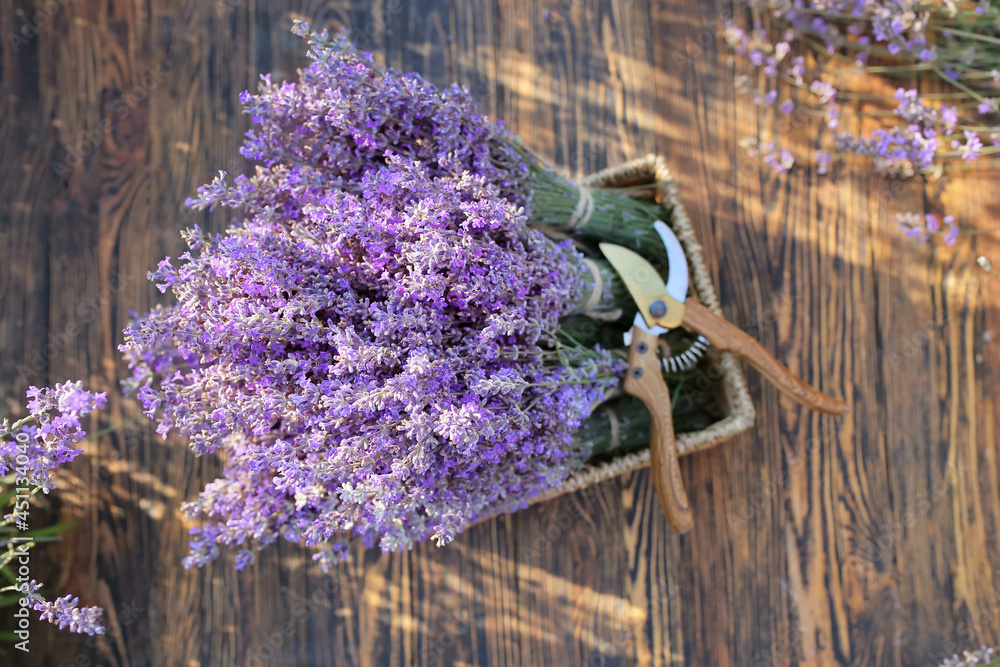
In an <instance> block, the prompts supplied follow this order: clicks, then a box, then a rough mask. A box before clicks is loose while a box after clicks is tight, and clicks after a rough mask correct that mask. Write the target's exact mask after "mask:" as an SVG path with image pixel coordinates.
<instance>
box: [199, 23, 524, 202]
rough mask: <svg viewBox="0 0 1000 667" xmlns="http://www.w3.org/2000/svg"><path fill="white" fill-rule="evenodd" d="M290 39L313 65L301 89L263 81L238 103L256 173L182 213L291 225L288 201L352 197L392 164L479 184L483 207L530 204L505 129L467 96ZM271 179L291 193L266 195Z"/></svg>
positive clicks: (348, 47) (305, 33) (318, 43)
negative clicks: (485, 200)
mask: <svg viewBox="0 0 1000 667" xmlns="http://www.w3.org/2000/svg"><path fill="white" fill-rule="evenodd" d="M293 32H295V33H296V34H297V35H300V36H302V37H304V38H305V39H306V40H307V42H308V44H309V47H310V48H309V51H308V57H309V59H310V60H311V61H312V62H311V64H310V65H309V66H308V67H306V68H304V69H303V70H301V77H300V80H299V81H298V82H286V83H281V84H277V83H272V82H271V78H270V75H267V74H265V75H261V77H260V78H261V83H260V92H259V93H258V94H257V95H253V94H251V93H250V92H244V93H242V94H241V95H240V101H241V102H242V103H243V105H244V113H246V114H249V115H250V116H251V117H252V119H253V122H254V124H255V125H256V126H257V128H256V129H253V130H250V131H249V132H247V134H246V137H247V139H246V141H245V143H244V145H243V146H242V148H241V149H240V152H241V153H242V154H243V156H244V157H246V158H248V159H252V160H258V161H260V162H261V163H262V166H259V167H257V174H256V175H255V176H254V177H252V178H249V179H247V178H244V177H242V176H239V177H237V178H236V179H235V181H234V182H233V185H232V186H231V187H227V186H224V185H223V184H222V182H221V181H218V180H217V181H215V182H213V183H211V184H209V185H206V186H204V187H202V188H199V189H198V193H199V196H198V197H196V198H194V199H190V200H188V204H189V205H198V206H205V205H211V206H214V205H215V204H218V203H225V202H233V201H236V200H237V199H239V200H243V199H245V200H246V201H249V202H252V203H255V204H256V205H259V206H265V205H273V206H277V207H278V208H279V209H280V210H281V213H282V215H283V216H285V217H294V216H296V215H298V212H297V211H296V210H295V209H294V208H293V206H294V202H295V201H296V198H295V197H293V196H292V194H293V192H294V191H297V190H310V191H312V192H314V193H315V192H319V191H323V190H326V189H329V188H331V187H334V186H338V185H339V186H342V187H351V186H352V185H353V184H356V183H357V182H359V181H360V179H361V178H362V176H363V174H364V173H365V171H366V170H367V169H369V168H371V167H377V166H384V165H388V164H391V159H390V158H391V156H402V157H407V158H411V159H413V160H417V161H420V162H422V163H423V164H424V165H425V166H426V167H427V169H428V173H429V174H430V175H431V176H432V177H433V176H455V177H460V176H461V175H462V174H463V173H466V172H468V173H472V174H476V175H479V176H482V177H483V178H484V179H485V180H484V186H483V187H484V188H486V190H487V192H488V195H489V196H490V197H492V198H497V197H502V198H506V199H508V200H509V201H511V202H513V203H515V204H516V205H518V206H526V205H527V204H528V202H529V197H530V189H529V188H527V187H526V185H525V183H526V178H527V176H528V171H529V169H528V165H527V164H526V163H525V162H524V160H523V158H522V155H521V153H520V152H519V151H518V150H517V149H515V148H514V147H513V145H512V144H513V142H514V139H513V137H511V136H510V134H509V133H508V132H507V131H506V130H505V129H504V127H503V122H502V121H501V122H497V123H493V122H491V121H489V120H488V119H487V118H486V117H485V116H483V115H482V114H480V113H479V112H478V110H477V109H476V107H475V104H474V102H473V100H472V97H471V95H470V94H469V91H468V89H466V88H464V87H460V86H457V85H451V86H448V87H447V88H444V89H438V88H437V87H436V86H434V85H433V84H431V83H429V82H427V81H426V80H424V79H423V78H422V77H420V76H419V75H418V74H413V73H406V74H404V73H402V72H399V71H396V70H393V69H382V68H380V67H378V66H377V65H376V64H375V61H374V60H373V59H372V55H371V54H370V53H362V52H359V51H358V50H357V49H356V48H354V46H353V45H352V44H351V43H350V42H349V41H348V40H347V38H346V36H344V35H339V36H337V37H335V38H332V39H331V38H330V37H329V35H328V33H327V32H326V31H325V30H324V31H323V32H322V33H316V32H314V31H313V30H312V29H311V28H310V27H309V24H308V23H305V22H302V21H296V23H295V27H294V28H293ZM269 179H271V180H273V179H279V180H281V181H282V183H283V184H284V186H285V187H287V188H288V191H287V192H283V193H280V194H279V193H275V192H271V191H268V190H266V187H267V184H268V181H269Z"/></svg>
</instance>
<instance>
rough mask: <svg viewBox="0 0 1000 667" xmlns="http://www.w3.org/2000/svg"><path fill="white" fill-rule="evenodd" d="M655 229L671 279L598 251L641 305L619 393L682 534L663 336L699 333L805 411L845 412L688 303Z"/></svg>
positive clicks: (662, 229)
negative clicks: (639, 428)
mask: <svg viewBox="0 0 1000 667" xmlns="http://www.w3.org/2000/svg"><path fill="white" fill-rule="evenodd" d="M653 228H654V229H655V230H656V232H657V233H658V234H659V235H660V238H661V239H662V240H663V245H664V247H665V248H666V250H667V260H668V262H669V275H668V277H667V280H666V281H664V280H663V279H662V278H661V277H660V275H659V273H658V272H657V271H656V269H654V268H653V267H652V265H651V264H650V263H649V262H647V261H646V260H645V259H643V257H642V256H640V255H638V254H637V253H635V252H632V251H631V250H629V249H628V248H623V247H621V246H619V245H615V244H613V243H601V244H600V249H601V252H602V253H603V254H604V256H605V257H606V258H607V260H608V261H609V262H610V263H611V265H612V266H613V267H614V268H615V271H617V272H618V274H619V275H620V276H621V278H622V281H623V282H624V283H625V286H626V287H627V288H628V291H629V294H631V295H632V299H633V300H634V301H635V303H636V305H637V306H638V307H639V312H637V313H636V315H635V320H634V321H633V323H632V329H631V330H630V331H628V332H627V333H626V334H625V344H626V345H628V346H629V353H628V365H629V368H628V371H627V372H626V376H625V382H624V383H623V386H622V388H623V390H624V391H625V393H627V394H631V395H632V396H635V397H636V398H639V399H640V400H641V401H642V402H643V403H644V404H645V406H646V408H647V409H648V410H649V413H650V416H651V418H652V419H651V421H652V434H651V436H652V437H651V439H650V443H649V452H650V466H651V471H652V474H653V485H654V487H655V489H656V495H657V497H658V498H659V501H660V507H661V509H662V510H663V514H664V516H666V518H667V521H668V522H669V523H670V525H671V527H672V528H673V529H674V530H676V531H677V532H679V533H685V532H687V531H689V530H690V529H691V528H692V527H693V525H694V523H693V520H692V517H691V508H690V505H689V503H688V498H687V493H686V492H685V490H684V485H683V482H682V480H681V476H680V468H679V466H678V465H677V448H676V443H675V440H674V427H673V419H672V417H671V412H670V392H669V390H668V389H667V385H666V382H665V381H664V379H663V374H662V372H661V370H660V362H659V360H658V358H657V354H656V352H657V349H658V347H659V336H660V335H661V334H664V333H666V332H667V331H669V330H671V329H674V328H677V327H678V326H683V327H685V328H687V329H689V330H691V331H693V332H695V333H697V334H700V336H703V337H704V339H706V340H707V341H708V343H709V344H711V345H712V346H714V347H716V348H718V349H720V350H724V351H729V352H732V353H733V354H735V355H737V356H739V357H741V358H743V359H744V360H745V361H747V362H748V363H749V364H750V365H751V366H753V367H754V368H756V369H757V370H758V371H760V373H761V374H762V375H763V376H764V377H766V378H767V379H768V380H770V381H771V382H772V383H774V384H775V385H776V386H777V387H778V388H779V389H780V390H782V391H784V392H785V393H787V394H788V395H789V396H790V397H791V398H792V399H794V400H795V401H796V402H798V403H800V404H802V405H804V406H806V407H809V408H812V409H814V410H819V411H820V412H826V413H829V414H835V415H842V414H846V413H847V412H849V411H850V406H848V405H847V404H846V403H844V402H843V401H839V400H837V399H835V398H833V397H831V396H827V395H826V394H823V393H821V392H819V391H817V390H816V389H814V388H813V387H810V386H809V385H808V384H806V383H805V382H803V381H802V380H800V379H799V378H797V377H795V376H794V375H793V374H792V372H791V371H789V370H788V369H787V368H786V367H785V366H784V365H783V364H782V363H781V362H780V361H778V360H777V359H775V358H774V356H772V355H771V353H770V352H768V351H767V350H765V349H764V347H763V346H762V345H761V344H760V343H758V342H757V341H756V340H754V339H753V338H751V337H750V336H749V335H747V334H746V333H744V332H743V331H741V330H740V329H739V328H738V327H736V326H734V325H733V324H731V323H730V322H728V321H726V320H725V319H723V318H722V317H721V316H719V315H717V314H715V313H714V312H712V311H711V310H709V309H708V308H706V307H705V306H703V305H701V304H700V303H698V302H697V301H687V292H688V265H687V259H686V258H685V256H684V249H683V248H682V247H681V243H680V241H679V240H678V239H677V235H676V234H674V232H673V230H672V229H670V227H668V226H667V225H666V224H665V223H663V222H661V221H659V220H657V221H656V222H655V223H654V224H653Z"/></svg>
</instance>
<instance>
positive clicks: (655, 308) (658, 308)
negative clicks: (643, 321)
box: [649, 299, 667, 319]
mask: <svg viewBox="0 0 1000 667" xmlns="http://www.w3.org/2000/svg"><path fill="white" fill-rule="evenodd" d="M649 314H650V315H652V316H653V317H655V318H657V319H659V318H661V317H663V316H664V315H666V314H667V304H665V303H663V300H662V299H657V300H656V301H654V302H653V303H651V304H649Z"/></svg>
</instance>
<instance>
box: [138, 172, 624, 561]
mask: <svg viewBox="0 0 1000 667" xmlns="http://www.w3.org/2000/svg"><path fill="white" fill-rule="evenodd" d="M273 166H274V168H273V169H272V170H271V172H270V173H269V174H265V175H264V176H262V177H261V179H260V180H259V182H258V183H257V186H256V190H255V192H254V193H253V195H252V196H248V197H246V198H240V192H239V191H236V192H235V194H234V196H233V198H222V199H219V200H218V201H220V202H221V203H222V204H223V205H226V206H232V207H239V208H243V209H246V210H247V211H248V213H249V214H250V217H249V218H247V219H246V220H245V221H244V223H243V225H242V226H233V227H231V228H230V229H229V230H228V231H227V232H226V234H225V235H223V236H216V237H214V238H210V237H207V236H203V235H202V233H201V231H200V230H199V229H197V228H195V229H193V230H188V231H187V232H185V238H186V240H187V242H188V245H189V246H190V251H189V252H187V253H185V254H183V255H182V256H181V257H180V259H181V260H182V261H184V264H181V265H180V266H179V267H176V268H175V267H173V266H172V265H171V264H170V263H169V262H167V263H161V265H160V267H159V268H158V270H157V271H155V272H153V273H151V274H150V276H151V278H152V279H154V280H156V281H158V282H159V283H161V284H165V285H168V286H169V290H170V291H171V292H172V293H173V295H174V296H175V297H176V299H177V303H176V305H173V306H167V307H163V306H161V307H158V308H156V309H155V310H154V311H152V312H151V313H149V314H148V315H146V316H145V317H143V318H139V319H137V320H136V321H135V322H134V323H133V324H132V326H130V327H129V328H128V329H126V330H125V344H124V345H122V346H121V348H120V349H121V351H122V352H124V353H125V357H126V359H127V360H128V363H129V366H130V368H132V369H133V375H132V380H131V381H129V382H127V383H126V387H127V389H128V390H129V391H137V392H138V396H139V398H140V400H141V401H142V404H143V406H144V408H145V409H146V411H147V414H149V415H153V416H156V418H157V419H158V421H159V428H158V429H157V430H158V431H159V432H160V433H161V434H163V435H164V436H166V434H167V433H168V432H170V431H177V432H179V433H180V434H181V435H183V436H186V437H187V438H188V439H189V441H190V445H191V448H192V449H193V450H194V451H195V453H196V454H205V453H211V452H220V453H222V454H224V458H225V460H226V464H225V469H224V474H223V476H222V477H221V478H220V479H217V480H215V481H214V482H211V483H209V484H208V485H207V486H206V487H205V489H204V490H203V491H202V492H201V493H200V494H199V496H198V498H197V500H196V501H194V502H191V503H187V504H185V505H184V506H183V507H182V509H183V511H184V512H185V513H186V514H187V516H188V517H189V518H191V519H198V520H199V525H198V526H196V527H195V528H193V529H192V534H193V536H194V539H193V540H192V542H191V549H192V551H191V555H190V556H189V557H188V558H187V559H185V566H187V567H192V566H200V565H203V564H204V563H206V562H208V561H210V560H212V559H214V558H216V557H217V556H218V555H219V553H220V552H221V548H222V547H232V548H235V549H237V550H238V555H237V566H238V567H245V566H246V565H248V564H250V563H252V562H253V558H254V554H255V553H256V552H257V551H259V550H260V549H261V548H263V547H264V546H265V545H267V544H269V543H271V542H273V541H275V540H276V539H277V538H278V537H279V536H283V537H284V538H285V539H286V540H289V541H292V542H300V543H303V544H306V545H308V546H314V547H318V549H319V551H320V554H319V555H318V556H317V560H318V561H319V562H320V564H321V565H322V566H325V567H329V566H330V564H331V563H332V562H334V561H336V560H339V559H342V558H344V557H346V555H347V554H348V551H347V549H346V547H345V545H344V538H345V537H348V536H354V537H357V538H360V539H361V541H362V542H364V543H365V544H366V545H368V546H372V545H374V544H375V543H376V542H377V543H378V544H379V546H380V548H381V549H383V550H384V551H396V550H402V549H406V548H409V547H411V546H412V545H413V543H414V542H416V541H421V540H426V539H428V538H432V539H434V540H436V541H437V543H438V544H445V543H447V542H450V541H451V540H452V539H454V536H455V535H456V533H458V532H460V531H461V530H462V528H463V526H465V525H466V524H468V523H469V522H471V521H474V520H475V519H476V518H477V517H478V516H481V515H482V514H484V513H485V512H489V511H493V510H497V509H499V510H505V509H516V508H518V507H521V506H524V505H525V504H526V502H527V500H528V499H529V498H531V497H532V496H534V495H536V494H538V493H540V492H541V491H544V490H545V489H548V488H551V487H552V486H554V485H558V484H559V483H561V482H562V481H563V480H564V479H565V478H566V477H567V476H568V475H569V474H570V473H571V472H572V471H573V470H575V469H577V468H579V466H581V465H582V461H581V457H580V456H579V454H578V453H577V452H575V450H574V449H573V447H574V445H573V443H572V439H571V434H572V433H573V431H574V430H575V429H576V428H577V426H578V425H579V424H580V422H581V421H582V420H583V419H584V418H585V417H586V416H587V415H588V414H589V412H590V410H591V409H592V406H593V405H594V404H596V403H597V402H599V401H600V400H602V398H603V395H604V392H605V390H607V389H609V388H610V387H613V386H614V385H616V384H617V376H618V374H619V373H620V372H621V371H622V365H623V362H621V361H620V360H616V359H613V358H612V357H611V356H610V355H609V354H608V353H607V352H605V351H601V350H584V349H581V348H573V347H567V346H564V345H562V344H561V343H559V341H558V339H557V332H558V328H559V318H560V317H562V316H564V315H568V314H571V313H573V312H574V311H575V310H576V308H578V307H579V305H580V302H581V301H585V300H586V299H585V298H584V294H583V292H584V283H583V281H582V279H581V275H583V273H581V269H582V271H583V272H584V273H585V272H586V269H585V268H583V267H582V265H580V263H579V261H580V256H579V255H578V254H577V253H576V251H575V250H574V249H573V248H572V246H571V245H569V243H568V242H564V243H560V244H553V243H552V242H551V241H548V240H547V239H546V238H545V237H544V236H542V234H541V233H540V232H538V231H535V230H531V229H529V228H527V227H526V226H525V217H524V213H523V209H522V208H520V207H519V206H516V205H515V204H513V203H510V202H508V201H506V200H503V199H497V198H495V197H494V196H493V195H494V191H493V190H492V189H491V187H490V185H489V183H488V181H487V179H486V178H485V177H484V176H482V175H471V174H466V175H464V176H462V177H461V178H451V177H443V176H435V175H434V172H435V167H433V166H430V167H428V166H425V165H423V164H421V163H419V162H414V161H412V160H409V159H404V158H402V157H395V156H389V157H388V158H387V164H386V165H385V166H383V167H380V168H378V169H369V170H367V171H365V172H363V173H362V174H361V176H360V177H359V178H358V183H357V186H358V187H357V190H356V191H354V190H348V189H338V188H332V189H331V188H327V189H321V188H314V187H309V188H297V187H294V184H295V183H296V182H299V178H300V176H301V174H302V173H303V172H304V171H306V169H305V168H304V167H301V166H297V165H296V164H285V163H281V164H278V163H275V164H274V165H273ZM213 187H214V188H218V189H219V190H220V191H222V190H226V191H228V188H227V186H226V184H225V182H224V181H223V180H219V181H217V185H216V186H213ZM279 202H280V205H283V206H284V209H283V210H285V211H289V210H294V211H297V214H296V215H295V216H291V217H289V216H285V215H279V214H278V213H277V210H278V206H279Z"/></svg>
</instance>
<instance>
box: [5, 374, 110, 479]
mask: <svg viewBox="0 0 1000 667" xmlns="http://www.w3.org/2000/svg"><path fill="white" fill-rule="evenodd" d="M27 398H28V399H29V402H28V406H27V407H28V411H29V415H28V416H27V417H25V418H24V419H21V420H19V421H17V422H15V423H13V424H11V423H10V420H9V419H6V418H5V419H4V420H3V423H2V424H0V476H2V475H6V474H7V472H8V471H9V470H17V472H18V474H19V475H20V476H22V477H24V478H25V479H26V480H27V481H28V483H30V484H32V485H34V486H38V487H41V489H42V491H44V492H45V493H48V492H49V490H50V489H53V488H55V485H54V484H53V483H52V479H51V472H52V470H53V469H54V468H56V467H57V466H59V465H61V464H63V463H68V462H69V461H72V460H73V459H74V458H76V456H77V455H79V454H81V453H83V450H80V449H76V448H74V447H73V445H74V444H76V443H77V442H80V441H81V440H83V439H85V438H86V437H87V434H86V432H85V431H84V430H83V429H82V428H81V423H80V420H81V419H83V418H84V417H85V416H87V415H88V414H90V413H91V412H93V411H94V410H98V409H102V408H104V406H105V405H106V404H107V393H106V392H101V393H90V392H87V391H84V390H83V383H82V382H65V383H63V384H57V385H56V386H55V389H49V388H48V387H44V388H41V389H39V388H38V387H34V386H32V387H30V388H29V389H28V392H27ZM19 457H24V458H22V459H21V462H20V463H18V458H19ZM25 458H26V459H27V461H26V462H25Z"/></svg>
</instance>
